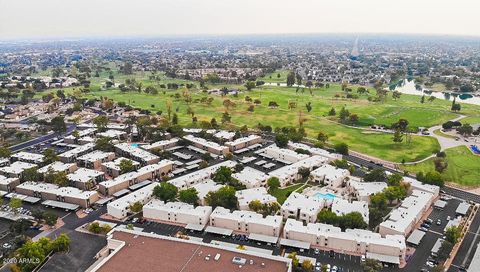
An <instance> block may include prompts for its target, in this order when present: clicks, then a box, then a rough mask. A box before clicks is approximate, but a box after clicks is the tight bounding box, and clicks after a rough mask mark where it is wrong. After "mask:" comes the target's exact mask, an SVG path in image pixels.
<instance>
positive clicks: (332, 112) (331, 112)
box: [328, 108, 337, 116]
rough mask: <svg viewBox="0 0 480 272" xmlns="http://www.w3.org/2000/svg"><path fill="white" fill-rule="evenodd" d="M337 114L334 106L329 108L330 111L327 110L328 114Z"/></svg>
mask: <svg viewBox="0 0 480 272" xmlns="http://www.w3.org/2000/svg"><path fill="white" fill-rule="evenodd" d="M335 115H337V112H336V111H335V109H334V108H331V109H330V111H329V112H328V116H335Z"/></svg>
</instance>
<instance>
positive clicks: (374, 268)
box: [362, 259, 382, 272]
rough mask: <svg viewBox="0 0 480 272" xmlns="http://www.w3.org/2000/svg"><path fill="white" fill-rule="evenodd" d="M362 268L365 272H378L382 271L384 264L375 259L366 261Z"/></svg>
mask: <svg viewBox="0 0 480 272" xmlns="http://www.w3.org/2000/svg"><path fill="white" fill-rule="evenodd" d="M362 268H363V271H364V272H378V271H380V270H381V269H382V264H381V263H380V262H379V261H377V260H374V259H366V260H365V262H363V263H362Z"/></svg>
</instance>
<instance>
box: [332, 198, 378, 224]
mask: <svg viewBox="0 0 480 272" xmlns="http://www.w3.org/2000/svg"><path fill="white" fill-rule="evenodd" d="M332 212H334V213H335V214H337V215H339V216H341V215H345V214H347V213H351V212H359V213H360V214H361V215H362V217H363V221H365V223H367V224H368V214H369V210H368V203H367V202H366V201H352V202H349V201H348V200H345V199H341V198H338V197H336V198H335V199H334V200H333V203H332Z"/></svg>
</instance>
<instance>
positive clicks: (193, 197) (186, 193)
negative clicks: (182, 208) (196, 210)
mask: <svg viewBox="0 0 480 272" xmlns="http://www.w3.org/2000/svg"><path fill="white" fill-rule="evenodd" d="M178 199H179V200H180V201H182V202H185V203H188V204H192V205H196V204H197V203H198V201H199V200H200V199H199V197H198V192H197V190H196V189H195V188H188V189H186V190H181V191H180V192H179V193H178Z"/></svg>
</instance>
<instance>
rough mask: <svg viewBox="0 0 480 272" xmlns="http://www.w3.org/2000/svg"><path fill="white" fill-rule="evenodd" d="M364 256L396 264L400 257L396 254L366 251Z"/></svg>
mask: <svg viewBox="0 0 480 272" xmlns="http://www.w3.org/2000/svg"><path fill="white" fill-rule="evenodd" d="M366 257H367V258H368V259H374V260H377V261H380V262H382V263H390V264H396V265H399V264H400V258H399V257H398V256H390V255H383V254H378V253H371V252H367V256H366Z"/></svg>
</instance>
